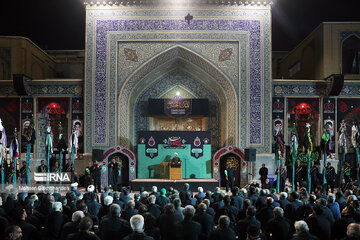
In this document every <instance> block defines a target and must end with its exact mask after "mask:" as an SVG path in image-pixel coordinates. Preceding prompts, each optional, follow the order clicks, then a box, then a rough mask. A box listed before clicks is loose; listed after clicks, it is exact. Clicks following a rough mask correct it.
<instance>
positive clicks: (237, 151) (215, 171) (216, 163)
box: [212, 146, 245, 180]
mask: <svg viewBox="0 0 360 240" xmlns="http://www.w3.org/2000/svg"><path fill="white" fill-rule="evenodd" d="M229 153H232V154H235V155H236V156H238V157H239V158H240V159H242V160H243V161H245V155H244V153H243V152H242V151H241V149H240V148H237V147H235V146H226V147H223V148H221V149H219V150H218V151H217V152H216V153H215V154H214V155H213V159H212V164H213V178H215V179H216V180H220V171H219V168H220V159H221V157H222V156H224V155H226V154H229Z"/></svg>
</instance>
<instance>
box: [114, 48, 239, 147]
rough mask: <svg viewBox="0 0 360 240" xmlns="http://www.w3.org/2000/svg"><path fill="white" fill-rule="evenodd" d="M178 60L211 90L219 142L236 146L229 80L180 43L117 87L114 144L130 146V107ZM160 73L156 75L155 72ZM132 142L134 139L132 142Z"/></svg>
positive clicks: (234, 108) (235, 110) (236, 120)
mask: <svg viewBox="0 0 360 240" xmlns="http://www.w3.org/2000/svg"><path fill="white" fill-rule="evenodd" d="M179 61H180V62H181V65H182V67H184V68H186V69H188V70H189V72H191V73H194V74H195V75H202V77H200V78H197V80H198V81H201V83H202V84H204V85H206V86H208V88H209V89H211V90H212V92H213V94H214V96H216V98H217V99H218V100H219V102H220V105H221V109H220V111H221V114H220V116H221V119H220V122H221V140H220V142H221V144H220V145H228V144H233V145H239V138H238V131H237V129H238V128H239V115H240V114H239V113H238V104H239V103H238V101H239V100H238V97H237V94H236V91H235V89H234V86H233V85H232V83H231V81H230V79H228V78H227V76H226V75H225V74H224V73H222V71H221V70H219V69H218V68H217V67H216V66H214V65H213V64H212V63H211V62H210V61H208V60H207V59H205V58H204V57H202V56H200V55H199V54H197V53H196V52H194V51H192V50H190V49H188V48H186V47H184V46H180V45H176V46H173V47H171V48H169V49H167V50H165V51H163V52H162V53H160V54H158V55H156V56H153V57H152V58H151V59H150V60H148V61H147V62H145V63H144V64H143V65H141V66H140V67H139V68H138V69H136V70H135V71H134V72H133V74H132V75H130V76H129V77H128V78H127V79H126V81H125V83H124V84H123V85H122V87H121V88H120V90H119V100H118V101H119V104H118V114H117V116H118V124H117V126H118V130H117V131H118V132H117V136H118V143H120V144H121V145H123V146H128V147H132V146H131V143H132V142H133V140H134V139H135V136H134V135H135V134H136V133H134V129H133V127H134V124H133V121H134V119H133V118H134V106H135V105H136V101H137V99H138V98H139V96H140V95H141V93H142V92H143V91H144V89H147V88H148V87H149V86H150V85H151V84H152V83H153V82H154V81H156V80H157V78H156V76H157V75H161V73H162V72H165V71H168V69H169V68H171V66H173V65H174V64H176V63H178V62H179ZM159 73H160V74H159ZM134 144H135V142H134Z"/></svg>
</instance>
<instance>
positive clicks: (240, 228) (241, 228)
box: [235, 206, 261, 240]
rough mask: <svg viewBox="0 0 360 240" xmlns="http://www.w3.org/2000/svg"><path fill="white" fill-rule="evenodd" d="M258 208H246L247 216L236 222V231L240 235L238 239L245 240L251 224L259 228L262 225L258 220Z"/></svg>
mask: <svg viewBox="0 0 360 240" xmlns="http://www.w3.org/2000/svg"><path fill="white" fill-rule="evenodd" d="M255 215H256V208H255V207H254V206H249V207H248V208H247V210H246V218H245V219H243V220H240V221H238V222H237V223H236V227H235V232H236V235H237V236H238V239H240V240H245V239H246V231H247V229H248V227H249V226H250V225H255V226H257V227H258V228H260V227H261V223H260V222H259V221H258V220H256V218H255Z"/></svg>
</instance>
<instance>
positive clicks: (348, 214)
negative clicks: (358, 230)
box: [332, 206, 355, 239]
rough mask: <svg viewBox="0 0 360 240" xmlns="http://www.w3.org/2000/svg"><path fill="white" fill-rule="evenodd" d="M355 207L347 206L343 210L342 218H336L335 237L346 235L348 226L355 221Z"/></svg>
mask: <svg viewBox="0 0 360 240" xmlns="http://www.w3.org/2000/svg"><path fill="white" fill-rule="evenodd" d="M353 216H354V208H353V207H352V206H346V207H345V208H344V209H343V210H342V212H341V218H340V219H338V220H336V221H335V223H334V226H333V228H332V238H333V239H343V238H345V237H346V230H347V226H348V225H349V224H350V223H355V219H354V218H353Z"/></svg>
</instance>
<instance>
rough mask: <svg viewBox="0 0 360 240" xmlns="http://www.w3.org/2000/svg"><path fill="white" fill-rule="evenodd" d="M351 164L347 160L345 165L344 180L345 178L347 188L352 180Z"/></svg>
mask: <svg viewBox="0 0 360 240" xmlns="http://www.w3.org/2000/svg"><path fill="white" fill-rule="evenodd" d="M350 175H351V166H350V163H349V162H345V166H344V180H345V188H347V187H348V186H349V184H350V180H351V177H350Z"/></svg>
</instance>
